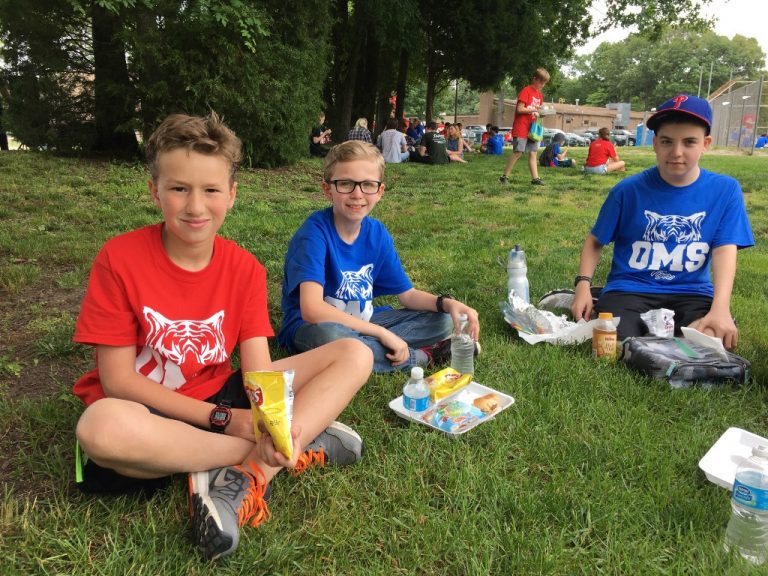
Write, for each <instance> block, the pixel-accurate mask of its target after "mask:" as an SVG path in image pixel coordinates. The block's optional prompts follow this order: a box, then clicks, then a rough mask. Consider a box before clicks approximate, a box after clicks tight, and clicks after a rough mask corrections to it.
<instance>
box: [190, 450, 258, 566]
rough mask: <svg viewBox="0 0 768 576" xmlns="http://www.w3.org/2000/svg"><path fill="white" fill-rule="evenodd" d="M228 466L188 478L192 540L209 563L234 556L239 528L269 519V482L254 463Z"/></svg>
mask: <svg viewBox="0 0 768 576" xmlns="http://www.w3.org/2000/svg"><path fill="white" fill-rule="evenodd" d="M249 467H250V469H248V468H246V467H245V466H225V467H224V468H214V469H213V470H205V471H203V472H192V473H190V475H189V512H190V515H191V517H192V537H193V539H194V541H195V543H196V544H197V545H198V547H199V548H200V550H201V551H202V553H203V557H204V558H205V559H206V560H215V559H216V558H221V557H222V556H226V555H228V554H231V553H232V552H234V551H235V549H236V548H237V545H238V544H239V543H240V527H241V526H243V525H244V524H246V523H250V524H251V526H258V525H259V524H261V523H262V522H264V521H265V520H266V519H267V518H269V509H268V508H267V503H266V491H267V482H266V480H265V478H264V474H263V472H262V471H261V470H260V469H259V468H258V466H255V465H253V464H251V465H250V466H249Z"/></svg>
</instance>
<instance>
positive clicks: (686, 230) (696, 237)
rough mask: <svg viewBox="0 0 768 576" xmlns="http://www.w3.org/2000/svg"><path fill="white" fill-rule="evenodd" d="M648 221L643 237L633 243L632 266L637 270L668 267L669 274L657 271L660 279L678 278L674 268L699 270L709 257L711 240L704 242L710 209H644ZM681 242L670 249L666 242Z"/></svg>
mask: <svg viewBox="0 0 768 576" xmlns="http://www.w3.org/2000/svg"><path fill="white" fill-rule="evenodd" d="M643 214H644V215H645V218H646V219H647V220H648V224H647V225H646V227H645V231H644V233H643V239H642V240H638V241H636V242H633V243H632V255H631V256H630V258H629V266H630V268H633V269H635V270H666V271H667V273H666V274H658V273H654V274H652V276H653V277H654V278H656V279H657V280H674V279H675V275H674V274H670V272H682V271H686V272H695V271H696V270H698V269H700V268H701V267H702V266H704V264H706V261H707V254H709V244H708V243H706V242H701V225H702V223H703V222H704V218H706V216H707V213H706V212H696V213H695V214H691V215H690V216H680V215H678V214H669V215H664V214H658V213H656V212H652V211H651V210H645V211H644V212H643ZM671 241H674V242H675V243H676V244H677V245H676V246H675V247H674V248H673V249H672V250H671V251H670V250H668V249H667V245H666V242H671Z"/></svg>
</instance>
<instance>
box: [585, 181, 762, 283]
mask: <svg viewBox="0 0 768 576" xmlns="http://www.w3.org/2000/svg"><path fill="white" fill-rule="evenodd" d="M592 234H594V235H595V237H596V238H597V240H598V242H600V244H603V245H605V244H609V243H610V242H613V243H614V248H613V262H612V263H611V272H610V274H609V275H608V282H607V283H606V286H605V289H604V291H605V292H609V291H619V292H646V293H665V294H667V293H676V294H703V295H705V296H710V297H711V296H712V295H713V294H714V289H713V286H712V281H711V279H710V273H709V266H710V262H711V259H712V250H714V249H715V248H717V247H718V246H724V245H727V244H735V245H736V247H737V248H746V247H748V246H752V245H754V243H755V241H754V239H753V237H752V229H751V227H750V224H749V219H748V218H747V211H746V208H745V206H744V198H743V196H742V193H741V188H740V187H739V183H738V182H737V181H736V180H735V179H733V178H731V177H730V176H724V175H722V174H715V173H713V172H710V171H708V170H704V169H702V170H701V174H700V175H699V178H698V179H697V180H696V182H694V183H693V184H690V185H688V186H682V187H677V186H672V185H670V184H668V183H667V182H665V181H664V180H663V179H662V178H661V175H660V174H659V170H658V168H657V167H655V166H654V167H653V168H649V169H648V170H645V171H644V172H641V173H640V174H635V175H634V176H631V177H629V178H625V179H624V180H622V181H621V182H619V183H618V184H617V185H616V186H614V188H613V189H612V190H611V191H610V193H609V194H608V197H607V198H606V200H605V202H604V203H603V206H602V208H601V209H600V214H599V215H598V217H597V221H596V222H595V225H594V227H593V228H592Z"/></svg>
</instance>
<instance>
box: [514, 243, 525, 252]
mask: <svg viewBox="0 0 768 576" xmlns="http://www.w3.org/2000/svg"><path fill="white" fill-rule="evenodd" d="M522 251H523V249H522V248H520V244H515V252H522Z"/></svg>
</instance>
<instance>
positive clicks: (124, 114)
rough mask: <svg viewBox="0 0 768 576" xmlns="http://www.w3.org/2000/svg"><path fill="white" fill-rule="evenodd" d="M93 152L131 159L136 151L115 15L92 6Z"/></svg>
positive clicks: (130, 92) (132, 110) (130, 95)
mask: <svg viewBox="0 0 768 576" xmlns="http://www.w3.org/2000/svg"><path fill="white" fill-rule="evenodd" d="M91 19H92V34H93V61H94V96H95V105H94V108H95V109H94V117H95V120H96V141H95V142H94V144H93V149H94V151H98V152H108V153H110V154H112V155H117V156H123V157H128V156H133V155H135V154H136V152H137V150H138V143H137V141H136V134H135V133H134V131H133V126H132V120H133V116H134V113H135V110H136V105H135V102H134V99H133V90H132V87H131V83H130V80H129V78H128V66H127V64H126V61H125V46H124V45H123V42H122V41H121V40H119V32H120V30H121V22H120V17H119V15H117V14H115V13H114V12H110V11H109V10H107V9H105V8H101V7H100V6H99V5H98V4H97V3H95V2H94V3H93V7H92V11H91Z"/></svg>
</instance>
